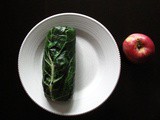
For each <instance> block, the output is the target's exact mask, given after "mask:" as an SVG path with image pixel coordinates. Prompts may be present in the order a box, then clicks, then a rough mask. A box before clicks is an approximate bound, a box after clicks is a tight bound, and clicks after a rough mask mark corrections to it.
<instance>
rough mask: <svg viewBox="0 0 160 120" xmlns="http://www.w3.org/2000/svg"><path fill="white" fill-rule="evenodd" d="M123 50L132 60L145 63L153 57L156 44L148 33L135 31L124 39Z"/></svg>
mask: <svg viewBox="0 0 160 120" xmlns="http://www.w3.org/2000/svg"><path fill="white" fill-rule="evenodd" d="M123 52H124V53H125V55H126V57H127V58H128V59H129V60H130V61H131V62H133V63H144V62H146V61H149V59H151V58H152V56H153V54H154V53H155V45H154V43H153V41H152V40H151V38H150V37H148V36H147V35H144V34H141V33H134V34H131V35H129V36H128V37H127V38H126V39H125V40H124V42H123Z"/></svg>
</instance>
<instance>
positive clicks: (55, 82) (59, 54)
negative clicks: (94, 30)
mask: <svg viewBox="0 0 160 120" xmlns="http://www.w3.org/2000/svg"><path fill="white" fill-rule="evenodd" d="M75 43H76V31H75V29H74V28H72V27H68V26H56V27H53V28H52V29H51V30H50V31H49V32H48V34H47V36H46V38H45V48H44V56H43V65H42V71H43V80H42V85H43V90H44V94H45V96H46V97H47V98H49V99H51V100H53V101H55V100H58V101H66V100H68V99H70V98H71V97H72V94H73V88H74V76H75Z"/></svg>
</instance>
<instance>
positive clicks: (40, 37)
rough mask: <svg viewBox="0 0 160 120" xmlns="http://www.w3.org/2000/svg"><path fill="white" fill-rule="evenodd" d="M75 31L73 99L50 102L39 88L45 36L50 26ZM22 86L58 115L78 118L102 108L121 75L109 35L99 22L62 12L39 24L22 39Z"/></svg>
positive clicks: (19, 63)
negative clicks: (77, 116) (72, 28)
mask: <svg viewBox="0 0 160 120" xmlns="http://www.w3.org/2000/svg"><path fill="white" fill-rule="evenodd" d="M58 25H61V26H63V25H64V26H72V27H74V28H76V30H77V37H76V39H77V41H76V75H75V89H74V94H73V98H72V99H71V100H70V101H68V102H49V101H47V99H46V98H45V96H44V92H43V88H42V56H43V48H44V37H45V36H46V34H47V32H48V30H49V29H50V28H52V27H53V26H58ZM18 70H19V76H20V79H21V83H22V85H23V87H24V89H25V91H26V92H27V94H28V95H29V96H30V98H31V99H32V100H33V101H34V102H35V103H37V104H38V105H39V106H40V107H42V108H44V109H45V110H47V111H49V112H52V113H55V114H59V115H79V114H83V113H86V112H89V111H91V110H93V109H95V108H97V107H98V106H99V105H101V104H102V103H103V102H104V101H105V100H107V98H108V97H109V96H110V94H111V93H112V92H113V90H114V88H115V86H116V84H117V81H118V78H119V74H120V54H119V50H118V47H117V44H116V42H115V40H114V38H113V37H112V35H111V34H110V32H109V31H108V30H107V29H106V28H105V27H104V26H103V25H102V24H101V23H99V22H98V21H96V20H95V19H93V18H91V17H88V16H86V15H82V14H77V13H61V14H57V15H53V16H51V17H48V18H46V19H44V20H43V21H41V22H40V23H38V24H37V25H36V26H35V27H33V29H32V30H31V31H30V32H29V33H28V35H27V36H26V37H25V39H24V41H23V43H22V46H21V48H20V52H19V58H18Z"/></svg>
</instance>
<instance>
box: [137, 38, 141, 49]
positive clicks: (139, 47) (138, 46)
mask: <svg viewBox="0 0 160 120" xmlns="http://www.w3.org/2000/svg"><path fill="white" fill-rule="evenodd" d="M137 48H138V49H141V48H142V43H141V42H140V40H139V39H138V40H137Z"/></svg>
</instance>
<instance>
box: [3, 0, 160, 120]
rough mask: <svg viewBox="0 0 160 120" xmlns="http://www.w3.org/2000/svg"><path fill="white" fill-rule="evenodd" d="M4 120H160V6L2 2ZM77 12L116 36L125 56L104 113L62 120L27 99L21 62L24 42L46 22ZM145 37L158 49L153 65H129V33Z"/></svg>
mask: <svg viewBox="0 0 160 120" xmlns="http://www.w3.org/2000/svg"><path fill="white" fill-rule="evenodd" d="M0 9H1V20H2V22H1V23H2V25H1V47H0V51H1V64H0V67H1V71H0V73H1V82H0V83H1V85H0V86H1V87H0V96H1V97H0V119H1V120H3V119H4V120H9V119H16V120H21V119H37V120H44V119H45V120H49V119H53V120H54V119H60V120H63V119H71V120H74V119H76V120H82V119H86V120H87V119H101V120H103V119H104V120H160V74H159V73H160V64H159V63H160V42H159V41H160V0H15V1H12V0H10V1H7V0H5V1H3V2H1V7H0ZM62 12H77V13H82V14H85V15H88V16H90V17H93V18H95V19H96V20H98V21H99V22H101V23H102V24H103V25H104V26H106V27H107V28H108V30H109V31H110V32H111V33H112V35H113V36H114V38H115V40H116V42H117V44H118V47H119V50H120V54H121V74H120V78H119V82H118V85H117V86H116V89H115V90H114V92H113V94H112V95H111V96H110V97H109V99H108V100H107V101H106V102H105V103H104V104H102V105H101V106H100V107H98V108H97V109H95V110H94V111H91V112H89V113H87V114H84V115H81V116H73V117H64V116H58V115H55V114H52V113H49V112H47V111H45V110H43V109H41V108H40V107H39V106H37V105H36V104H35V103H34V102H33V101H32V100H31V99H30V98H29V97H28V96H27V94H26V93H25V91H24V89H23V87H22V86H21V82H20V79H19V76H18V70H17V60H18V52H19V49H20V46H21V43H22V41H23V40H24V38H25V36H26V34H27V33H28V32H29V31H30V29H31V28H32V27H33V26H35V24H37V23H38V22H40V21H41V20H43V19H44V18H46V17H48V16H51V15H54V14H57V13H62ZM135 32H139V33H144V34H147V35H148V36H150V37H151V38H152V40H153V42H154V43H155V47H156V53H155V56H154V59H153V60H152V61H150V62H149V63H147V64H139V65H136V64H133V63H130V62H129V61H128V60H127V59H126V57H125V56H124V54H123V52H122V42H123V40H124V39H125V38H126V37H127V36H128V35H129V34H131V33H135Z"/></svg>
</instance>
